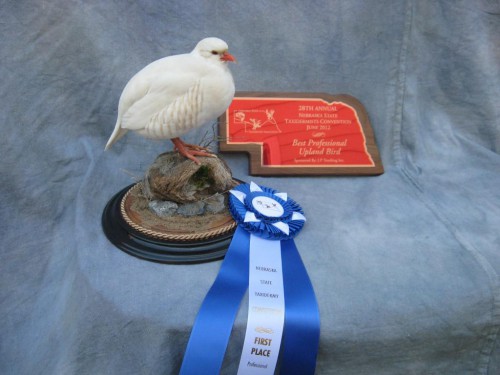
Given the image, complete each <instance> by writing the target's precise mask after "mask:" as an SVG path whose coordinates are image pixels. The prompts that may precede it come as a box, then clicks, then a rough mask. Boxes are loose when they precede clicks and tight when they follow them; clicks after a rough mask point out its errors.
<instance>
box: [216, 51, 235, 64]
mask: <svg viewBox="0 0 500 375" xmlns="http://www.w3.org/2000/svg"><path fill="white" fill-rule="evenodd" d="M220 59H221V60H222V61H232V62H236V59H235V58H234V56H233V55H231V54H230V53H229V52H224V53H223V54H222V56H221V57H220Z"/></svg>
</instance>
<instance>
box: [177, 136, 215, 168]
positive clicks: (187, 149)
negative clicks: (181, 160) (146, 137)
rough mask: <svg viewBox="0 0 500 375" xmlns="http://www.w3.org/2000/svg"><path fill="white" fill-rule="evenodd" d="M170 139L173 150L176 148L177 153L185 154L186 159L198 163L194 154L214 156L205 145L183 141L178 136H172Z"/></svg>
mask: <svg viewBox="0 0 500 375" xmlns="http://www.w3.org/2000/svg"><path fill="white" fill-rule="evenodd" d="M171 141H172V143H173V144H174V148H175V150H177V151H178V152H179V154H181V155H183V156H185V157H186V158H188V159H191V160H192V161H194V162H195V163H196V164H198V165H200V164H201V163H200V161H199V160H198V159H196V157H195V155H196V156H208V157H211V158H215V157H216V156H215V155H214V154H211V153H210V152H209V151H208V149H207V148H206V147H201V146H197V145H192V144H189V143H184V141H183V140H182V139H180V138H172V139H171Z"/></svg>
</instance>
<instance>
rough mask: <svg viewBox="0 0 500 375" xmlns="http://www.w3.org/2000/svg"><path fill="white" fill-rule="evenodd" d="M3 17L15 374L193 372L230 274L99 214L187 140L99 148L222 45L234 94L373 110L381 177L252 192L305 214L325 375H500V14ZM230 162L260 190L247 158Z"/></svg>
mask: <svg viewBox="0 0 500 375" xmlns="http://www.w3.org/2000/svg"><path fill="white" fill-rule="evenodd" d="M0 14H1V22H0V30H1V35H2V37H1V40H0V46H1V48H0V74H1V81H2V83H1V85H0V98H1V107H0V108H1V109H0V126H1V130H2V135H1V137H0V144H1V154H2V157H1V163H0V168H1V169H0V171H1V175H2V184H1V187H0V194H1V195H0V196H1V207H0V214H1V226H0V233H1V240H2V242H1V243H2V246H1V258H0V259H1V261H0V373H2V374H16V375H18V374H30V375H31V374H120V375H124V374H175V373H176V372H177V371H178V369H179V367H180V363H181V360H182V355H183V352H184V349H185V346H186V343H187V340H188V337H189V333H190V329H191V327H192V324H193V321H194V318H195V315H196V313H197V310H198V308H199V306H200V304H201V302H202V300H203V297H204V296H205V294H206V292H207V290H208V288H209V287H210V285H211V284H212V282H213V280H214V278H215V276H216V274H217V271H218V269H219V267H220V262H213V263H208V264H202V265H196V266H172V265H161V264H154V263H150V262H146V261H141V260H139V259H136V258H134V257H131V256H128V255H126V254H125V253H123V252H121V251H119V250H117V249H116V248H114V247H113V246H112V245H111V244H110V243H109V242H108V240H107V239H106V237H105V236H104V234H103V232H102V230H101V224H100V217H101V213H102V210H103V207H104V206H105V204H106V202H107V201H108V200H109V199H110V198H111V196H113V195H114V194H115V193H116V192H117V191H119V190H120V189H122V188H123V187H124V186H126V185H128V184H130V183H132V182H134V181H135V180H136V179H139V178H140V177H141V174H142V173H143V172H144V170H145V168H146V167H147V166H148V164H149V163H150V162H151V161H152V160H153V159H154V158H155V157H156V155H157V154H158V153H160V152H162V151H163V150H165V147H168V148H170V147H171V145H169V144H168V142H151V141H147V140H144V139H142V138H140V137H139V136H136V135H134V134H129V135H127V136H126V137H125V138H124V139H122V140H120V141H119V142H118V143H117V144H116V145H115V146H113V148H112V149H111V150H110V151H108V152H106V153H105V152H104V151H103V148H104V145H105V143H106V141H107V139H108V137H109V135H110V134H111V132H112V129H113V126H114V123H115V117H116V112H117V111H116V108H117V103H118V98H119V96H120V93H121V90H122V88H123V87H124V85H125V83H126V82H127V81H128V79H129V78H130V77H131V76H132V75H133V74H134V73H135V72H136V71H138V70H139V69H140V68H142V67H143V66H144V65H146V64H147V63H149V62H151V61H153V60H155V59H157V58H160V57H163V56H166V55H171V54H177V53H184V52H188V51H190V50H191V49H192V48H193V47H194V45H195V44H196V42H197V41H198V40H200V39H202V38H203V37H206V36H218V37H220V38H222V39H224V40H226V41H227V42H228V44H229V46H230V51H231V52H232V53H233V54H234V55H235V56H236V57H237V59H238V64H237V65H232V66H231V68H232V71H233V75H234V77H235V81H236V87H237V90H240V91H243V90H258V91H302V92H327V93H331V94H339V93H347V94H351V95H353V96H355V97H357V98H358V99H359V100H360V101H361V102H362V103H363V104H364V105H365V106H366V108H367V111H368V113H369V115H370V119H371V123H372V126H373V129H374V132H375V135H376V139H377V143H378V146H379V148H380V152H381V156H382V160H383V163H384V166H385V170H386V172H385V174H383V175H382V176H379V177H349V178H346V177H314V178H313V177H307V178H304V177H291V178H259V177H254V178H253V180H254V181H255V182H257V183H260V184H262V185H265V186H271V187H274V188H276V189H278V190H280V191H286V192H287V193H288V194H289V195H290V196H291V197H293V198H294V199H295V200H297V201H298V202H299V203H300V204H301V205H302V207H303V208H304V210H305V212H306V215H307V217H308V222H307V224H306V226H305V228H304V230H303V231H302V233H301V235H300V236H299V237H298V238H297V240H296V243H297V245H298V248H299V250H300V253H301V255H302V258H303V260H304V263H305V265H306V267H307V269H308V271H309V274H310V277H311V280H312V283H313V285H314V288H315V290H316V293H317V297H318V300H319V306H320V312H321V343H320V352H319V357H318V366H317V374H353V375H361V374H370V375H372V374H453V375H455V374H499V373H500V361H499V360H500V353H499V350H500V348H499V341H498V337H497V333H498V329H499V321H500V289H499V275H498V274H499V270H500V246H499V245H500V240H499V232H500V156H499V150H500V120H499V117H500V2H499V1H497V0H472V1H469V0H456V1H451V0H440V1H417V0H414V1H412V0H407V1H402V0H401V1H399V0H393V1H391V0H380V1H362V0H330V1H319V0H318V1H316V0H314V1H236V0H231V1H224V0H217V1H210V2H209V1H201V0H199V1H186V0H182V1H168V2H167V1H148V0H140V1H94V0H88V1H77V0H52V1H50V0H49V1H29V0H20V1H14V0H12V1H7V0H4V1H1V2H0ZM205 130H206V128H205V129H202V130H200V131H198V132H193V133H191V134H189V136H188V137H187V138H186V139H187V140H188V141H194V142H196V141H197V140H199V138H200V137H201V135H202V134H203V133H205ZM226 160H227V162H228V164H229V165H230V167H231V168H232V170H233V173H234V176H235V177H237V178H240V179H243V180H250V178H249V176H248V160H247V156H246V155H244V154H241V155H235V154H233V155H227V156H226ZM245 306H246V305H245V303H243V304H242V310H241V311H240V313H239V315H238V317H237V322H236V325H235V328H234V331H233V336H232V339H231V342H230V345H229V349H228V353H227V357H226V360H225V363H224V367H223V373H224V374H234V373H235V369H236V366H237V362H238V358H239V352H238V351H239V349H240V345H241V343H242V340H243V334H244V327H245V319H246V311H245Z"/></svg>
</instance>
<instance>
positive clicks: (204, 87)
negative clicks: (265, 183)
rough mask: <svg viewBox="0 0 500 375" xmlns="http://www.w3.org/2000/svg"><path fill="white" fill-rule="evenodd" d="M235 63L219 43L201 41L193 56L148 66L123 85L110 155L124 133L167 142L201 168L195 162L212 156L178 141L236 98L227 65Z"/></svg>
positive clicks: (211, 39)
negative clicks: (199, 158) (200, 158)
mask: <svg viewBox="0 0 500 375" xmlns="http://www.w3.org/2000/svg"><path fill="white" fill-rule="evenodd" d="M229 61H233V62H234V61H235V58H234V57H233V55H231V54H230V53H229V52H228V45H227V43H226V42H224V41H223V40H221V39H218V38H206V39H203V40H201V41H200V42H199V43H198V44H197V45H196V47H195V48H194V49H193V51H192V52H191V53H186V54H182V55H174V56H168V57H164V58H162V59H159V60H156V61H154V62H152V63H151V64H149V65H147V66H146V67H145V68H143V69H142V70H141V71H139V72H138V73H137V74H136V75H134V76H133V77H132V79H131V80H130V81H129V82H128V83H127V85H126V86H125V88H124V89H123V92H122V95H121V97H120V102H119V104H118V118H117V120H116V125H115V129H114V131H113V134H111V137H110V138H109V141H108V143H107V144H106V148H105V149H106V150H107V149H109V148H110V147H111V146H112V145H113V144H114V143H115V142H116V141H117V140H118V139H120V138H121V137H122V136H123V135H125V133H126V132H127V131H128V130H133V131H135V132H137V133H138V134H140V135H142V136H144V137H147V138H152V139H170V140H172V142H173V144H174V147H175V149H176V150H177V151H178V152H179V153H180V154H182V155H184V156H185V157H186V158H189V159H191V160H193V161H194V162H195V163H197V164H200V162H199V160H198V159H197V158H196V156H213V155H212V154H210V153H209V152H208V151H207V150H206V149H205V148H203V147H200V146H197V145H191V144H187V143H184V142H183V141H182V140H181V139H180V138H179V137H180V136H182V135H184V134H186V133H187V132H188V131H190V130H191V129H194V128H198V127H200V126H202V125H203V124H206V123H208V122H209V121H212V120H214V119H216V118H217V117H219V116H220V115H221V114H222V113H224V111H225V110H226V109H227V108H228V107H229V105H230V104H231V101H232V100H233V97H234V81H233V76H232V75H231V71H230V70H229V68H228V66H227V63H228V62H229Z"/></svg>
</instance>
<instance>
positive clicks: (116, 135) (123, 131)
mask: <svg viewBox="0 0 500 375" xmlns="http://www.w3.org/2000/svg"><path fill="white" fill-rule="evenodd" d="M120 123H121V121H120V119H118V121H117V122H116V125H115V130H113V134H111V137H109V140H108V143H106V147H104V151H106V150H109V149H110V148H111V146H113V144H114V143H115V142H116V141H117V140H119V139H120V138H121V137H123V136H124V135H125V134H126V133H127V129H123V128H122V127H121V126H120V125H121V124H120Z"/></svg>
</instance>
